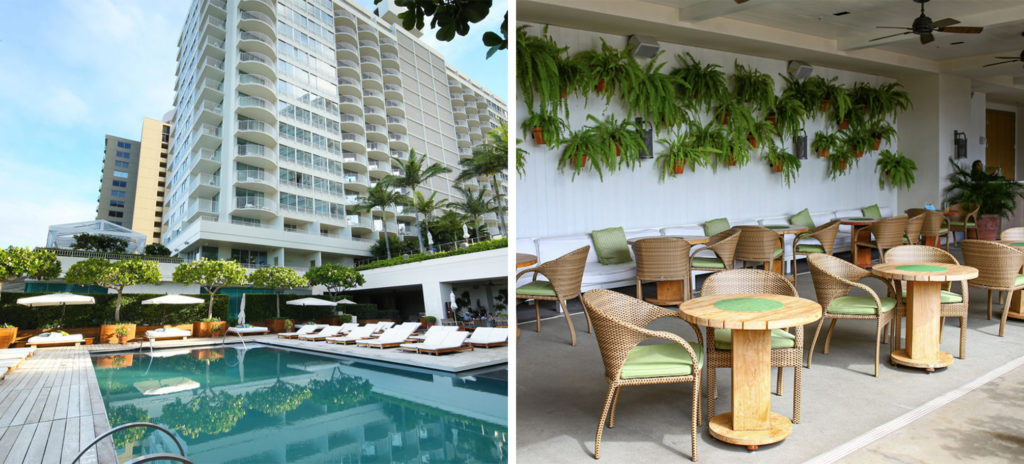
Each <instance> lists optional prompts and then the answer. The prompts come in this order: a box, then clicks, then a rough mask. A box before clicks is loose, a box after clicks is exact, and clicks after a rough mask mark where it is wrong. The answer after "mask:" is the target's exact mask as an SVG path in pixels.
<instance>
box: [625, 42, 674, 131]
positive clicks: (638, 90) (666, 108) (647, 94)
mask: <svg viewBox="0 0 1024 464" xmlns="http://www.w3.org/2000/svg"><path fill="white" fill-rule="evenodd" d="M657 60H658V57H657V56H655V57H653V58H651V59H650V61H649V62H648V63H647V65H645V66H644V67H643V68H642V69H641V78H640V80H639V82H638V83H637V85H635V86H633V87H630V88H625V89H622V92H623V94H622V98H623V100H624V101H625V103H626V110H627V112H626V118H627V119H630V120H632V119H633V118H635V117H637V116H639V117H642V118H644V119H645V120H647V121H650V122H651V124H653V125H654V126H656V127H658V128H660V129H669V128H675V127H679V126H680V125H682V124H683V123H686V122H687V121H689V120H690V115H689V111H688V109H687V107H686V106H684V105H681V104H680V101H681V100H682V99H681V98H680V95H681V93H680V92H681V90H682V89H686V88H688V86H687V84H686V82H683V80H682V79H681V78H680V77H679V76H677V75H674V74H666V73H663V72H661V69H662V68H663V67H664V66H665V63H658V62H657Z"/></svg>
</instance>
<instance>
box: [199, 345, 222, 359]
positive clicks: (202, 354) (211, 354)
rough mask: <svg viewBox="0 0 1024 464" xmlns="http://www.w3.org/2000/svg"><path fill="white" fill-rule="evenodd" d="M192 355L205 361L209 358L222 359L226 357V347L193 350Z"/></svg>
mask: <svg viewBox="0 0 1024 464" xmlns="http://www.w3.org/2000/svg"><path fill="white" fill-rule="evenodd" d="M192 357H193V358H196V359H198V360H200V361H205V360H207V359H220V358H223V357H224V349H223V348H218V349H205V350H196V351H193V352H192Z"/></svg>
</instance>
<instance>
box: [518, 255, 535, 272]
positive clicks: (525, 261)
mask: <svg viewBox="0 0 1024 464" xmlns="http://www.w3.org/2000/svg"><path fill="white" fill-rule="evenodd" d="M534 264H537V255H531V254H529V253H516V269H519V268H522V267H526V266H533V265H534Z"/></svg>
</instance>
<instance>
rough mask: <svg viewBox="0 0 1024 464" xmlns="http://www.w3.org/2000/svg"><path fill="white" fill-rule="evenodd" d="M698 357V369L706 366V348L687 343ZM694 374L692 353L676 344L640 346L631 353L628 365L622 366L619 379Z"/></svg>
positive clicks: (627, 360) (627, 361) (627, 359)
mask: <svg viewBox="0 0 1024 464" xmlns="http://www.w3.org/2000/svg"><path fill="white" fill-rule="evenodd" d="M687 343H689V344H690V347H691V348H693V353H694V354H696V355H697V367H698V368H700V367H703V366H704V347H702V346H701V345H700V344H698V343H693V342H687ZM692 373H693V360H691V359H690V353H687V352H686V350H685V349H683V347H681V346H679V345H678V344H675V343H662V344H660V345H638V346H635V347H633V349H632V350H630V351H629V356H627V357H626V363H625V364H623V365H622V371H621V372H620V373H619V377H621V378H623V379H639V378H645V377H670V376H676V375H690V374H692Z"/></svg>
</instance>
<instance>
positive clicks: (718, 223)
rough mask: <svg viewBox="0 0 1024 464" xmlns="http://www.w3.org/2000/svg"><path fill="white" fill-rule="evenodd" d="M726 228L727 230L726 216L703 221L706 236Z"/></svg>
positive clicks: (727, 221)
mask: <svg viewBox="0 0 1024 464" xmlns="http://www.w3.org/2000/svg"><path fill="white" fill-rule="evenodd" d="M726 230H729V220H728V219H726V218H718V219H712V220H710V221H708V222H705V223H704V235H706V236H708V237H710V236H712V235H715V234H717V233H719V232H723V231H726Z"/></svg>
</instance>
